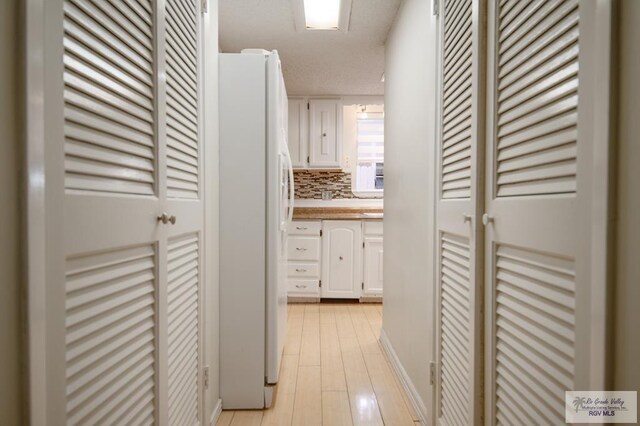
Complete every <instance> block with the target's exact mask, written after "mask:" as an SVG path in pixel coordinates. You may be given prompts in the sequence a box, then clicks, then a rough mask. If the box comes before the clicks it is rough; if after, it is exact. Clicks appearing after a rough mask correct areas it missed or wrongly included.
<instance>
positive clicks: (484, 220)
mask: <svg viewBox="0 0 640 426" xmlns="http://www.w3.org/2000/svg"><path fill="white" fill-rule="evenodd" d="M492 222H493V216H489V215H488V214H487V213H485V214H483V215H482V224H483V225H484V226H487V225H488V224H489V223H492Z"/></svg>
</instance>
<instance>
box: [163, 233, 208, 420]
mask: <svg viewBox="0 0 640 426" xmlns="http://www.w3.org/2000/svg"><path fill="white" fill-rule="evenodd" d="M199 253H200V249H199V240H198V238H197V236H196V235H186V236H180V237H175V238H173V239H171V240H170V241H169V252H168V288H167V296H168V308H167V309H168V317H169V318H168V325H169V328H168V345H169V351H168V358H167V361H168V365H169V372H168V380H169V381H168V389H169V395H168V406H169V424H184V425H187V424H188V425H193V424H196V423H197V422H198V405H197V402H198V398H199V396H198V371H199V367H198V365H199V340H198V339H199V306H200V305H199V279H200V278H199V277H200V275H199V259H200V255H199Z"/></svg>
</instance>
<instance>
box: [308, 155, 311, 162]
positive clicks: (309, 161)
mask: <svg viewBox="0 0 640 426" xmlns="http://www.w3.org/2000/svg"><path fill="white" fill-rule="evenodd" d="M309 158H310V157H309V156H308V155H307V164H309V163H310V162H311V161H310V160H309Z"/></svg>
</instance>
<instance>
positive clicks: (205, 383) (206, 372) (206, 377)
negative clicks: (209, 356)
mask: <svg viewBox="0 0 640 426" xmlns="http://www.w3.org/2000/svg"><path fill="white" fill-rule="evenodd" d="M202 385H203V386H204V388H205V389H209V366H208V365H206V366H205V367H204V368H203V369H202Z"/></svg>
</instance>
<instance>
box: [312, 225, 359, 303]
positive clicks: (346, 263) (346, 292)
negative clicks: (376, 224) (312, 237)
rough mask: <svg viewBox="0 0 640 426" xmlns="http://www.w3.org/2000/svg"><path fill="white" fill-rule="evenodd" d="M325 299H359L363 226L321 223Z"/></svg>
mask: <svg viewBox="0 0 640 426" xmlns="http://www.w3.org/2000/svg"><path fill="white" fill-rule="evenodd" d="M320 290H321V296H322V297H326V298H351V299H353V298H359V297H360V295H361V292H362V224H361V223H360V221H357V220H330V221H324V222H323V223H322V288H321V289H320Z"/></svg>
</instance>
